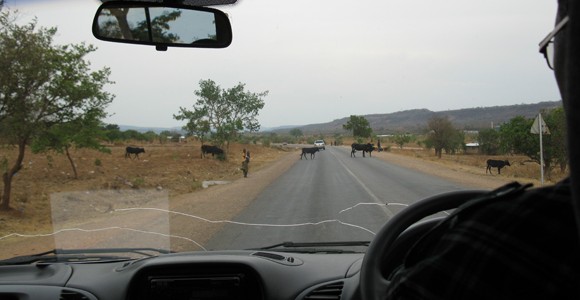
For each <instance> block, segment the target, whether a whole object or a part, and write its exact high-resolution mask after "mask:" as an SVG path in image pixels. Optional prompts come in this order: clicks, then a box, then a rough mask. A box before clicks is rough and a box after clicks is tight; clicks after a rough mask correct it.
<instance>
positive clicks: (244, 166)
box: [241, 148, 250, 177]
mask: <svg viewBox="0 0 580 300" xmlns="http://www.w3.org/2000/svg"><path fill="white" fill-rule="evenodd" d="M242 159H243V161H242V168H241V170H242V172H244V177H248V170H249V164H250V151H249V150H246V148H244V150H243V151H242Z"/></svg>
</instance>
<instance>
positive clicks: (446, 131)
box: [424, 115, 463, 158]
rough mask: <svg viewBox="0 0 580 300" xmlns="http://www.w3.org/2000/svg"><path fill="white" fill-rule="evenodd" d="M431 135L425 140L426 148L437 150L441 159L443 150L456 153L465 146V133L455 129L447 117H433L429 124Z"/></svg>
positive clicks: (436, 153) (436, 152)
mask: <svg viewBox="0 0 580 300" xmlns="http://www.w3.org/2000/svg"><path fill="white" fill-rule="evenodd" d="M427 127H428V129H429V133H428V134H427V138H426V139H425V142H424V143H425V147H427V148H428V149H431V148H433V149H435V155H437V157H438V158H441V154H442V152H443V150H445V151H446V152H447V153H454V152H455V151H456V150H457V149H459V148H461V147H462V146H463V133H462V132H461V131H459V130H457V129H455V127H453V124H452V123H451V121H450V120H449V118H448V117H447V116H437V115H436V116H433V117H432V118H431V119H429V121H428V122H427Z"/></svg>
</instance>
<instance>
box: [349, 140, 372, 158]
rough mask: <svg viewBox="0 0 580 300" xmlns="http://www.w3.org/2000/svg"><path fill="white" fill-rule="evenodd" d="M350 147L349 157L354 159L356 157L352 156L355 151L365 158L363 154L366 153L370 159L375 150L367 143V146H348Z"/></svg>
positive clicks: (353, 144)
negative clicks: (360, 152)
mask: <svg viewBox="0 0 580 300" xmlns="http://www.w3.org/2000/svg"><path fill="white" fill-rule="evenodd" d="M350 146H351V151H350V157H356V155H354V153H355V152H357V151H362V153H363V157H365V152H368V153H369V156H370V157H372V154H371V152H373V150H375V146H374V145H373V144H371V143H367V144H357V143H352V145H350Z"/></svg>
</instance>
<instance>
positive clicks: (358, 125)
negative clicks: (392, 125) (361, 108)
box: [342, 115, 373, 138]
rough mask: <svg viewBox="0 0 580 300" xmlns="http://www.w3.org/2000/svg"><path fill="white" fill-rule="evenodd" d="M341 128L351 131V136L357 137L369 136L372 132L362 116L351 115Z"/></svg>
mask: <svg viewBox="0 0 580 300" xmlns="http://www.w3.org/2000/svg"><path fill="white" fill-rule="evenodd" d="M342 128H344V129H345V130H350V131H352V136H353V137H359V138H369V137H370V136H371V133H372V132H373V130H372V129H371V125H370V124H369V121H368V120H367V119H366V118H365V117H364V116H355V115H351V116H350V119H349V120H348V121H347V122H346V124H343V125H342Z"/></svg>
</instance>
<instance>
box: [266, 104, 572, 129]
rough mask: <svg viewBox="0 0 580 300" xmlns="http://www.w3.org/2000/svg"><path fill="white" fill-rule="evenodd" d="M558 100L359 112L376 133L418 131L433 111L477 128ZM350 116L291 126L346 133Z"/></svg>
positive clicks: (525, 114) (462, 126)
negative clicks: (456, 108)
mask: <svg viewBox="0 0 580 300" xmlns="http://www.w3.org/2000/svg"><path fill="white" fill-rule="evenodd" d="M561 106H562V102H561V101H548V102H539V103H535V104H519V105H506V106H493V107H476V108H467V109H458V110H447V111H438V112H434V111H431V110H428V109H413V110H406V111H400V112H395V113H389V114H371V115H363V117H364V118H366V119H367V120H368V121H369V124H370V127H371V128H372V129H373V132H374V133H376V134H396V133H400V132H408V133H422V132H424V131H425V130H426V124H427V121H428V120H429V119H431V118H432V117H433V116H435V115H445V116H447V117H448V118H449V121H451V123H453V124H454V125H455V126H456V127H457V128H458V129H465V130H478V129H484V128H490V127H491V126H492V125H493V126H499V125H500V124H503V123H506V122H509V121H510V120H511V119H512V118H514V117H515V116H522V117H524V118H533V117H535V116H536V115H537V114H538V112H540V111H542V110H551V109H554V108H557V107H561ZM349 119H350V117H344V118H341V119H336V120H333V121H330V122H327V123H319V124H310V125H304V126H295V127H294V128H298V129H300V130H301V131H302V132H303V133H304V134H334V133H346V132H347V131H346V130H345V129H344V128H343V125H344V124H346V123H347V122H348V121H349ZM291 129H292V128H283V129H277V130H273V131H274V132H277V133H287V132H289V131H290V130H291Z"/></svg>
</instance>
